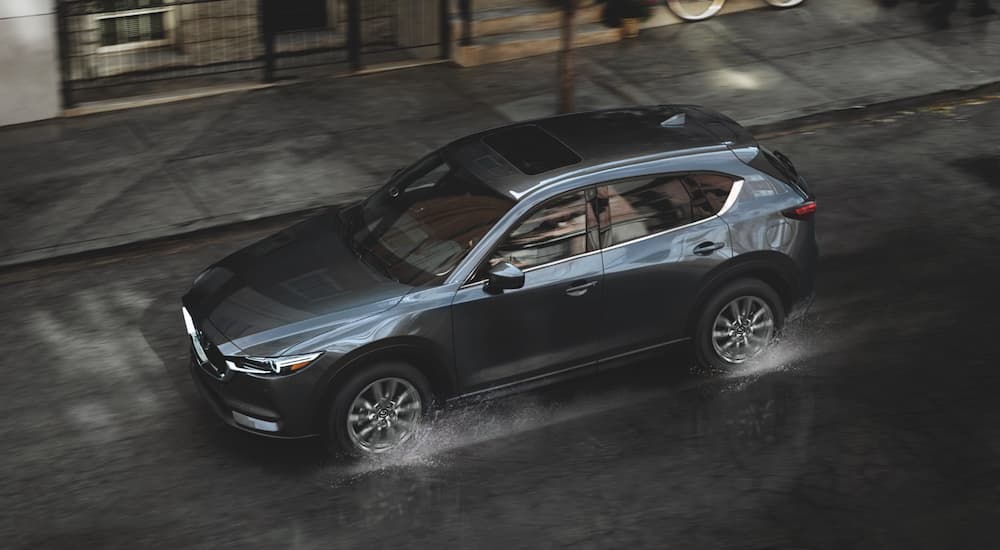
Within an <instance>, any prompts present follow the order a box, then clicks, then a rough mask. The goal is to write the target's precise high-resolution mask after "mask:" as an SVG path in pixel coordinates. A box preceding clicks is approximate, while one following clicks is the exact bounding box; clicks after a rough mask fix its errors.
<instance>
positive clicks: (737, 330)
mask: <svg viewBox="0 0 1000 550" xmlns="http://www.w3.org/2000/svg"><path fill="white" fill-rule="evenodd" d="M773 338H774V312H773V311H772V310H771V306H769V305H768V304H767V302H765V301H764V300H762V299H761V298H758V297H757V296H740V297H738V298H735V299H733V300H732V301H730V302H729V303H728V304H726V305H725V306H724V307H723V308H722V310H721V311H719V314H718V315H716V316H715V322H714V323H713V324H712V347H713V348H714V349H715V353H716V354H717V355H718V356H719V357H720V358H722V359H723V360H724V361H726V362H727V363H732V364H739V363H743V362H745V361H747V360H749V359H752V358H753V357H755V356H757V355H759V354H760V353H761V352H762V351H764V348H766V347H767V345H768V344H769V343H770V342H771V340H772V339H773Z"/></svg>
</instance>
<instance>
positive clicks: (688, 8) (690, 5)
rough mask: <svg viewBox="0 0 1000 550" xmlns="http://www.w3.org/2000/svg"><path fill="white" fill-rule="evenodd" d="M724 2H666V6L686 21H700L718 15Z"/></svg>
mask: <svg viewBox="0 0 1000 550" xmlns="http://www.w3.org/2000/svg"><path fill="white" fill-rule="evenodd" d="M725 4H726V0H667V6H668V7H669V8H670V10H671V11H673V12H674V13H675V14H677V17H680V18H681V19H684V20H686V21H701V20H703V19H708V18H709V17H712V16H713V15H715V14H717V13H719V10H721V9H722V6H724V5H725Z"/></svg>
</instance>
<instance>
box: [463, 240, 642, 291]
mask: <svg viewBox="0 0 1000 550" xmlns="http://www.w3.org/2000/svg"><path fill="white" fill-rule="evenodd" d="M629 242H632V241H629ZM599 252H601V249H600V248H598V249H597V250H590V251H588V252H583V253H581V254H576V255H574V256H567V257H565V258H560V259H558V260H552V261H551V262H548V263H544V264H538V265H533V266H531V267H529V268H526V269H523V270H522V271H523V272H524V273H526V274H527V273H531V272H532V271H535V270H536V269H542V268H543V267H551V266H554V265H558V264H561V263H563V262H568V261H570V260H576V259H579V258H585V257H587V256H591V255H594V254H597V253H599ZM472 275H475V273H472ZM472 275H469V277H470V278H471V277H472ZM485 282H486V279H479V280H476V281H472V282H471V283H465V284H464V285H462V286H460V287H458V289H459V290H462V289H464V288H469V287H471V286H475V285H478V284H480V283H485Z"/></svg>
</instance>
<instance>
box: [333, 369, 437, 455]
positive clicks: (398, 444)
mask: <svg viewBox="0 0 1000 550" xmlns="http://www.w3.org/2000/svg"><path fill="white" fill-rule="evenodd" d="M430 404H431V389H430V384H429V383H428V381H427V378H426V377H425V376H424V375H423V374H422V373H421V372H420V371H419V370H417V369H416V368H415V367H413V366H411V365H408V364H406V363H396V362H391V363H379V364H377V365H373V366H371V367H367V368H364V369H362V370H361V371H359V372H358V373H356V374H354V375H353V376H351V377H350V378H349V379H347V381H346V382H345V383H343V384H341V385H340V388H339V389H338V390H337V391H336V393H335V394H334V396H333V399H332V400H331V403H330V410H329V414H328V416H327V423H326V430H325V433H324V435H325V439H326V442H327V448H328V449H329V450H330V451H331V452H332V453H333V454H335V455H347V456H352V457H363V456H370V455H379V454H385V453H390V452H394V451H398V450H400V449H402V448H404V447H406V446H407V444H409V443H411V442H412V441H413V438H414V436H415V435H416V434H417V433H418V432H419V431H420V429H421V427H422V424H423V421H424V418H425V416H426V414H427V411H428V410H429V409H430Z"/></svg>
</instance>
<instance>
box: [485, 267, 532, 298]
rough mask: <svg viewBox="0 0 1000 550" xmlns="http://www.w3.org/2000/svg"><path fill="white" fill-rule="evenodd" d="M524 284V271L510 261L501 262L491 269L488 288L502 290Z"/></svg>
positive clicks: (487, 283)
mask: <svg viewBox="0 0 1000 550" xmlns="http://www.w3.org/2000/svg"><path fill="white" fill-rule="evenodd" d="M522 286H524V272H523V271H521V270H520V269H519V268H518V267H517V266H515V265H514V264H511V263H509V262H500V263H498V264H497V265H495V266H493V267H492V268H491V269H490V273H489V279H488V280H487V281H486V290H488V291H490V292H501V291H504V290H514V289H517V288H521V287H522Z"/></svg>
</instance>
